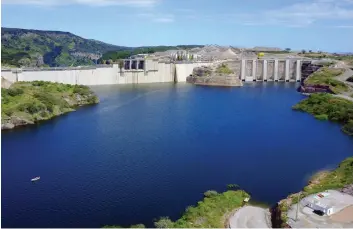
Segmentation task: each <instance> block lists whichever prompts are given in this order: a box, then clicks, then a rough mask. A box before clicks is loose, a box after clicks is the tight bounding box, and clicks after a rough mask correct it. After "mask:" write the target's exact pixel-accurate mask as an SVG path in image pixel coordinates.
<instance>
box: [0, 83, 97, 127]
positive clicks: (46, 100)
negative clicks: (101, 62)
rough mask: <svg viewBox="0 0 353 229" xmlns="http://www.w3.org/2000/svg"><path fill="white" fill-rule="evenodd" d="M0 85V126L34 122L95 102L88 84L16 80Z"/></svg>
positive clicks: (15, 125) (95, 97)
mask: <svg viewBox="0 0 353 229" xmlns="http://www.w3.org/2000/svg"><path fill="white" fill-rule="evenodd" d="M7 86H8V87H7V88H6V87H4V88H2V89H1V129H2V130H4V129H12V128H15V127H17V126H23V125H28V124H34V123H36V122H38V121H42V120H48V119H51V118H53V117H55V116H58V115H61V114H64V113H67V112H70V111H74V110H75V109H76V108H77V107H79V106H83V105H88V104H96V103H98V102H99V99H98V97H97V96H96V95H95V94H94V92H93V91H91V89H90V88H89V87H87V86H83V85H69V84H61V83H51V82H45V81H33V82H16V83H14V84H12V85H11V86H9V85H7Z"/></svg>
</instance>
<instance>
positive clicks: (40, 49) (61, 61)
mask: <svg viewBox="0 0 353 229" xmlns="http://www.w3.org/2000/svg"><path fill="white" fill-rule="evenodd" d="M122 49H128V48H127V47H120V46H115V45H110V44H106V43H103V42H100V41H95V40H89V39H84V38H82V37H79V36H76V35H74V34H71V33H67V32H60V31H42V30H27V29H12V28H2V29H1V64H3V65H8V66H9V65H10V66H16V67H21V66H25V67H43V66H79V65H91V64H93V63H94V62H93V59H98V58H99V56H100V54H99V53H105V52H107V51H111V50H122Z"/></svg>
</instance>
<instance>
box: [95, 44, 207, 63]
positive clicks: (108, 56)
mask: <svg viewBox="0 0 353 229" xmlns="http://www.w3.org/2000/svg"><path fill="white" fill-rule="evenodd" d="M196 47H203V46H202V45H178V46H150V47H148V46H146V47H138V48H134V49H132V48H131V49H129V50H120V51H110V52H106V53H104V54H103V56H102V58H101V59H100V60H99V62H100V63H104V61H106V60H112V61H113V62H117V61H118V60H119V59H126V58H128V57H130V56H131V55H137V54H151V53H155V52H164V51H167V50H171V49H182V50H183V49H191V48H196Z"/></svg>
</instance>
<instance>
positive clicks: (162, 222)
mask: <svg viewBox="0 0 353 229" xmlns="http://www.w3.org/2000/svg"><path fill="white" fill-rule="evenodd" d="M173 224H174V223H173V221H171V220H170V219H169V217H161V218H159V220H158V221H155V222H154V226H155V227H156V228H172V227H173Z"/></svg>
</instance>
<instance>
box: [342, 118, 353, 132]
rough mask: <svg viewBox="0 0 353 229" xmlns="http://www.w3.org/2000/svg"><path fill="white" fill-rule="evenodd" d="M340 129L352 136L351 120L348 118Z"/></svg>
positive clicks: (352, 124) (352, 125) (352, 121)
mask: <svg viewBox="0 0 353 229" xmlns="http://www.w3.org/2000/svg"><path fill="white" fill-rule="evenodd" d="M342 131H343V132H345V133H346V134H348V135H351V136H353V120H349V122H348V123H347V124H346V125H344V126H343V127H342Z"/></svg>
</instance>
